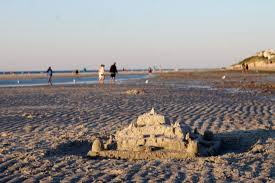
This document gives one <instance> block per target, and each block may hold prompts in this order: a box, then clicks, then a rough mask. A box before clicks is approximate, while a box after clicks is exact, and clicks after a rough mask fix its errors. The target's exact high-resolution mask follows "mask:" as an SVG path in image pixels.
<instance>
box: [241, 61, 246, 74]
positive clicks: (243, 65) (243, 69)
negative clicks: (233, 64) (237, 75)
mask: <svg viewBox="0 0 275 183" xmlns="http://www.w3.org/2000/svg"><path fill="white" fill-rule="evenodd" d="M245 70H246V69H245V63H242V72H245Z"/></svg>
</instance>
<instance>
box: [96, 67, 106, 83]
mask: <svg viewBox="0 0 275 183" xmlns="http://www.w3.org/2000/svg"><path fill="white" fill-rule="evenodd" d="M104 67H105V65H103V64H101V65H100V67H99V69H98V82H99V84H104V79H105V76H104V72H105V71H104Z"/></svg>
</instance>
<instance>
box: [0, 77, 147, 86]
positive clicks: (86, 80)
mask: <svg viewBox="0 0 275 183" xmlns="http://www.w3.org/2000/svg"><path fill="white" fill-rule="evenodd" d="M146 77H147V75H145V74H129V75H120V76H118V77H117V82H118V83H120V82H124V81H127V80H132V79H142V78H146ZM105 81H106V83H108V82H109V78H107V79H105ZM97 82H98V78H97V77H96V76H94V77H79V78H77V77H64V78H53V85H72V84H93V83H97ZM47 84H48V79H47V78H43V79H24V80H14V79H13V80H0V87H20V86H44V85H47Z"/></svg>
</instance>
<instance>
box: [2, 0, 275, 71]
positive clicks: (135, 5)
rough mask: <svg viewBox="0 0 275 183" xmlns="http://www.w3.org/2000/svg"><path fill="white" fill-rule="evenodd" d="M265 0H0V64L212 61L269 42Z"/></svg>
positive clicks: (223, 62)
mask: <svg viewBox="0 0 275 183" xmlns="http://www.w3.org/2000/svg"><path fill="white" fill-rule="evenodd" d="M274 20H275V1H273V0H263V1H259V0H230V1H229V0H193V1H190V0H135V1H134V0H24V1H22V0H0V71H16V70H45V69H47V67H48V66H52V67H53V69H56V70H64V69H83V68H84V67H86V68H87V69H96V68H98V66H99V65H100V64H105V65H106V66H107V67H108V66H109V65H111V64H112V63H113V62H117V66H118V68H122V67H125V68H147V67H149V66H158V67H162V68H218V67H224V66H229V65H231V64H233V63H236V62H239V61H240V60H241V59H244V58H246V57H248V56H251V55H253V54H255V53H256V52H258V51H261V50H264V49H269V48H274V47H275V46H274V43H275V42H274V40H275V23H274Z"/></svg>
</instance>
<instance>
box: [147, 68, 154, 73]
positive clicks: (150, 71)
mask: <svg viewBox="0 0 275 183" xmlns="http://www.w3.org/2000/svg"><path fill="white" fill-rule="evenodd" d="M152 72H153V69H152V68H151V67H149V68H148V74H149V75H150V74H152Z"/></svg>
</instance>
